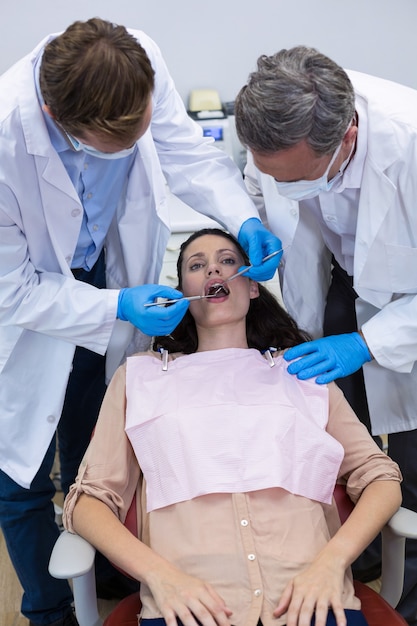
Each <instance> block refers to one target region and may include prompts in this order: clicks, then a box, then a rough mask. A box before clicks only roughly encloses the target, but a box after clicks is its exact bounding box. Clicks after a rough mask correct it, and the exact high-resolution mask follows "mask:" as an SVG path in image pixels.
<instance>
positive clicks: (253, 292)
mask: <svg viewBox="0 0 417 626" xmlns="http://www.w3.org/2000/svg"><path fill="white" fill-rule="evenodd" d="M249 297H250V299H251V300H252V299H253V298H259V285H258V283H257V282H256V281H255V280H251V281H250V285H249Z"/></svg>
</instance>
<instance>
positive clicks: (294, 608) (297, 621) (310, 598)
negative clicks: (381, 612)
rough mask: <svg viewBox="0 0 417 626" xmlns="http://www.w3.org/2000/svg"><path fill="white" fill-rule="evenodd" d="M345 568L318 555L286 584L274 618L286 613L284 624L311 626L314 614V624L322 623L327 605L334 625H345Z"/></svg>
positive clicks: (289, 625) (323, 623)
mask: <svg viewBox="0 0 417 626" xmlns="http://www.w3.org/2000/svg"><path fill="white" fill-rule="evenodd" d="M344 574H345V569H344V567H343V566H342V565H338V564H336V563H335V562H334V560H333V561H332V560H331V559H329V558H326V557H324V556H321V557H319V558H317V559H316V561H314V563H312V564H311V565H310V566H309V567H308V568H307V569H306V570H304V571H303V572H301V573H300V574H298V575H297V576H295V578H293V580H292V581H291V582H290V583H288V585H287V587H286V588H285V590H284V593H283V594H282V597H281V599H280V601H279V603H278V606H277V608H276V609H275V611H274V612H273V615H274V617H280V616H281V615H283V614H284V613H287V622H286V623H287V626H310V624H311V618H312V616H313V614H314V613H315V617H316V626H325V624H326V619H327V614H328V610H329V608H331V609H333V612H334V614H335V617H336V623H337V626H346V615H345V612H344V609H343V605H342V590H343V579H344Z"/></svg>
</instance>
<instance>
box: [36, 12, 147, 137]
mask: <svg viewBox="0 0 417 626" xmlns="http://www.w3.org/2000/svg"><path fill="white" fill-rule="evenodd" d="M40 86H41V91H42V96H43V98H44V101H45V103H46V104H47V105H48V106H49V108H50V110H51V113H52V114H53V115H54V117H55V119H56V121H57V122H58V123H59V124H60V125H61V126H62V127H63V128H64V129H65V130H66V131H67V132H68V133H70V134H73V135H75V136H78V137H80V138H82V137H83V134H84V131H93V132H96V133H97V134H98V135H100V136H101V137H107V138H109V139H112V140H117V141H120V143H126V144H127V143H130V142H132V143H133V142H134V141H135V139H136V137H137V133H138V130H139V128H140V126H141V122H142V120H143V114H144V112H145V110H146V108H147V106H148V103H149V101H150V97H151V94H152V91H153V89H154V71H153V69H152V66H151V63H150V60H149V58H148V56H147V54H146V52H145V50H144V49H143V48H142V46H141V45H140V44H139V42H138V41H137V40H136V39H135V37H133V35H130V34H129V33H128V32H127V30H126V28H125V27H124V26H118V25H116V24H112V23H111V22H107V21H105V20H101V19H99V18H92V19H90V20H88V21H86V22H80V21H77V22H74V23H73V24H72V25H71V26H69V27H68V28H67V29H66V31H65V32H63V33H62V34H61V35H58V37H56V38H55V39H53V40H52V41H51V42H49V43H48V44H47V45H46V47H45V50H44V53H43V56H42V61H41V68H40Z"/></svg>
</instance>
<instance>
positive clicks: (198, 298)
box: [143, 295, 213, 307]
mask: <svg viewBox="0 0 417 626" xmlns="http://www.w3.org/2000/svg"><path fill="white" fill-rule="evenodd" d="M212 297H213V296H211V295H210V296H209V295H207V296H184V297H183V298H175V300H163V301H161V302H147V303H146V304H144V305H143V306H146V307H148V306H164V305H165V304H174V303H175V302H180V301H181V300H188V301H189V302H191V300H202V299H203V298H212Z"/></svg>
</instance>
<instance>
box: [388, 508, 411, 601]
mask: <svg viewBox="0 0 417 626" xmlns="http://www.w3.org/2000/svg"><path fill="white" fill-rule="evenodd" d="M406 538H410V539H417V513H415V512H414V511H410V510H409V509H405V508H404V507H400V508H399V509H398V511H397V512H396V513H395V514H394V515H393V516H392V518H391V519H390V520H389V522H388V523H387V525H386V526H385V527H384V528H383V529H382V574H381V592H380V593H381V596H382V597H383V598H384V599H385V600H386V601H387V602H388V603H389V604H390V605H391V606H393V607H394V608H395V607H396V606H397V604H398V602H399V600H400V598H401V594H402V591H403V585H404V560H405V539H406Z"/></svg>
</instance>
